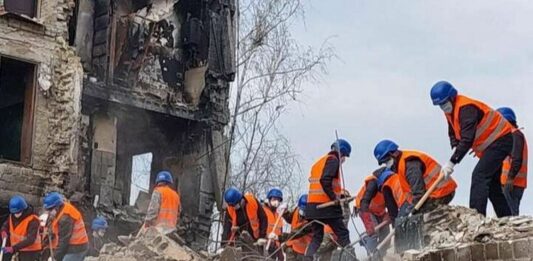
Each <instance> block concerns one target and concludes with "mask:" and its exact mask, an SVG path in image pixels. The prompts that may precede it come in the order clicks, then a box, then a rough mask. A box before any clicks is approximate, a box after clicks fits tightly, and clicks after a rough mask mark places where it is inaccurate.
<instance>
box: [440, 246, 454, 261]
mask: <svg viewBox="0 0 533 261" xmlns="http://www.w3.org/2000/svg"><path fill="white" fill-rule="evenodd" d="M441 255H442V260H446V261H455V249H453V248H449V249H443V250H441Z"/></svg>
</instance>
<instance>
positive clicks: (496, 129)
mask: <svg viewBox="0 0 533 261" xmlns="http://www.w3.org/2000/svg"><path fill="white" fill-rule="evenodd" d="M467 105H474V106H475V107H476V108H478V109H479V110H481V111H482V112H483V118H482V119H481V121H480V122H479V123H478V125H477V126H476V136H475V139H474V143H473V144H472V150H474V152H475V153H476V156H477V157H481V156H482V155H483V152H484V151H485V150H486V149H487V148H488V147H489V146H490V144H492V143H493V142H494V141H495V140H497V139H498V138H500V137H502V136H504V135H506V134H508V133H510V132H511V131H512V129H513V127H512V125H511V124H510V123H509V122H507V120H505V118H503V117H502V116H501V115H500V114H499V113H498V112H496V111H494V110H493V109H491V108H490V107H489V106H487V105H486V104H484V103H482V102H480V101H477V100H474V99H471V98H468V97H466V96H463V95H457V97H456V99H455V103H454V106H453V112H452V114H445V115H446V119H447V120H448V122H449V123H450V125H451V126H452V128H453V131H454V134H455V138H456V139H457V140H461V124H460V122H461V121H460V119H459V116H460V115H459V113H460V111H461V108H462V107H464V106H467ZM452 116H453V118H452Z"/></svg>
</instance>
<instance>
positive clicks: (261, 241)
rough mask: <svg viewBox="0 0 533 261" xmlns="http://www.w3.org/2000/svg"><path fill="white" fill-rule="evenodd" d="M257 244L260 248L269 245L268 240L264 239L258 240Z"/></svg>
mask: <svg viewBox="0 0 533 261" xmlns="http://www.w3.org/2000/svg"><path fill="white" fill-rule="evenodd" d="M255 244H256V245H258V246H264V245H266V244H267V240H266V239H264V238H260V239H258V240H257V241H256V242H255Z"/></svg>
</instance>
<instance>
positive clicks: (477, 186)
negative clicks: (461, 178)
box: [470, 134, 513, 217]
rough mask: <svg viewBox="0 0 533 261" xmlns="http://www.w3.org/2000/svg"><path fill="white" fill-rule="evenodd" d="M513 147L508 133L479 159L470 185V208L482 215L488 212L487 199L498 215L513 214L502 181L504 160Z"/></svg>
mask: <svg viewBox="0 0 533 261" xmlns="http://www.w3.org/2000/svg"><path fill="white" fill-rule="evenodd" d="M512 148H513V137H512V135H511V134H507V135H505V136H503V137H501V138H499V139H497V140H496V141H494V142H493V143H492V144H491V145H490V146H489V147H488V148H487V149H486V150H485V151H484V152H483V156H482V157H481V158H480V159H479V162H478V163H477V165H476V167H475V168H474V172H473V173H472V184H471V186H470V208H473V209H476V210H477V212H479V213H480V214H482V215H486V214H487V199H490V202H491V203H492V206H493V207H494V212H496V215H497V216H498V217H505V216H510V215H511V209H510V208H509V205H508V204H507V200H506V199H505V197H504V195H503V192H502V187H501V183H500V175H501V173H502V162H503V160H504V159H505V157H507V156H508V155H509V154H511V150H512Z"/></svg>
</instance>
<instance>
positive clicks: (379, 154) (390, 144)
mask: <svg viewBox="0 0 533 261" xmlns="http://www.w3.org/2000/svg"><path fill="white" fill-rule="evenodd" d="M397 150H398V144H396V143H395V142H394V141H391V140H382V141H380V142H379V143H378V144H377V145H376V147H375V148H374V157H376V159H377V160H378V164H381V163H383V162H385V160H386V159H387V156H388V155H389V154H390V153H393V152H395V151H397Z"/></svg>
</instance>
